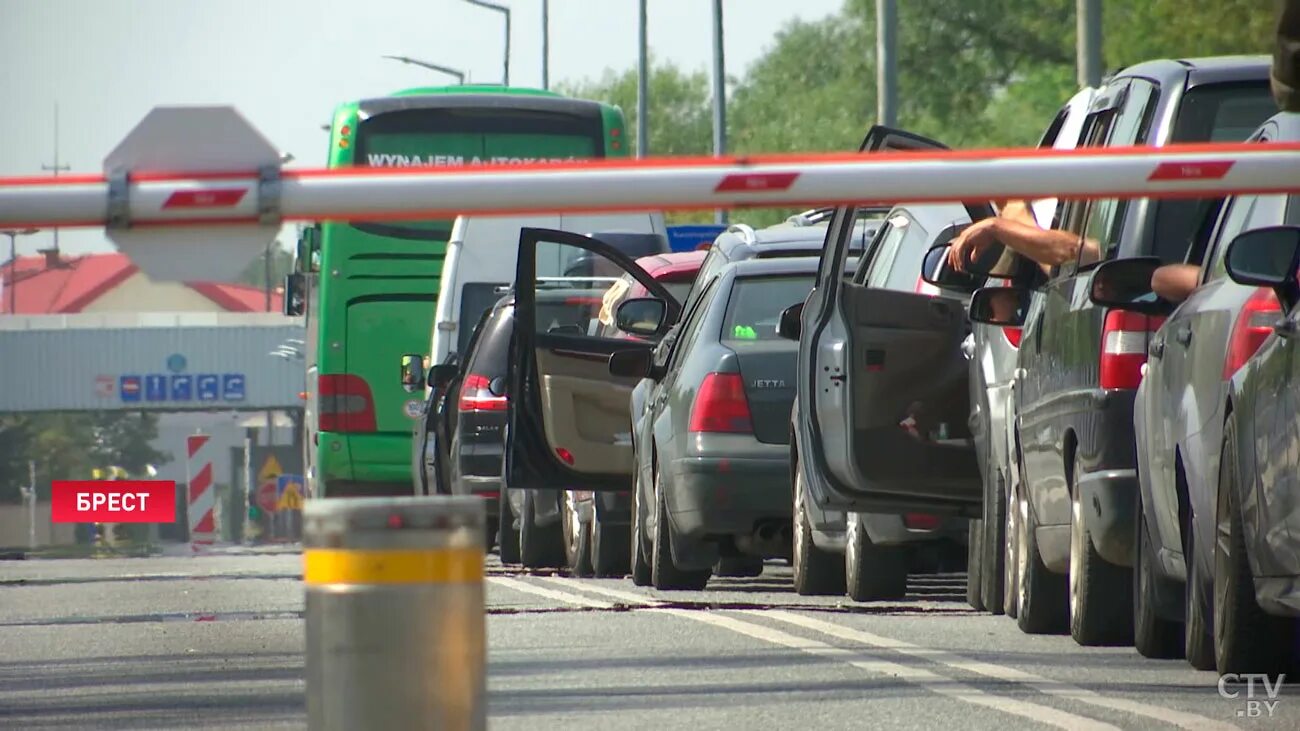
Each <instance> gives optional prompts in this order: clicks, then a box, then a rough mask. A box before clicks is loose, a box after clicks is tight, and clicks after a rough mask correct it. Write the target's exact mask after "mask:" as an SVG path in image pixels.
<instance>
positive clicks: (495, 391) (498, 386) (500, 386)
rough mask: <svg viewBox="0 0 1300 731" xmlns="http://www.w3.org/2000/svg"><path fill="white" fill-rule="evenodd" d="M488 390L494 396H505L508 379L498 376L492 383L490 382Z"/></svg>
mask: <svg viewBox="0 0 1300 731" xmlns="http://www.w3.org/2000/svg"><path fill="white" fill-rule="evenodd" d="M488 390H489V391H491V392H492V395H493V396H505V395H506V377H505V376H497V377H496V378H493V379H492V380H491V381H488Z"/></svg>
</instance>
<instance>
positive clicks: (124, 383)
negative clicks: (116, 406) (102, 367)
mask: <svg viewBox="0 0 1300 731" xmlns="http://www.w3.org/2000/svg"><path fill="white" fill-rule="evenodd" d="M117 392H118V393H119V394H121V395H122V400H123V401H127V402H130V403H135V402H137V401H139V400H140V377H139V376H122V377H121V379H119V381H118V386H117Z"/></svg>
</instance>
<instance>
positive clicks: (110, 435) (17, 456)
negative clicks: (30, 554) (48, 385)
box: [0, 411, 171, 502]
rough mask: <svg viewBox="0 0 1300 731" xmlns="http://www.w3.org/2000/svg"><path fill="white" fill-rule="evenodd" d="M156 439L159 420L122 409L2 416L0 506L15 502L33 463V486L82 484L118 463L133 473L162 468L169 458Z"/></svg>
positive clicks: (0, 424) (0, 436)
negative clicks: (67, 482)
mask: <svg viewBox="0 0 1300 731" xmlns="http://www.w3.org/2000/svg"><path fill="white" fill-rule="evenodd" d="M157 436H158V417H157V416H155V415H153V414H147V413H134V412H125V411H90V412H78V413H70V412H68V413H64V412H60V413H34V414H5V415H0V502H13V501H16V500H18V499H19V496H20V493H19V490H18V488H19V487H20V486H23V485H26V484H27V477H28V473H27V470H28V468H27V464H28V462H29V461H32V462H35V463H36V469H37V473H38V474H37V484H38V485H41V484H45V483H46V482H48V481H49V480H62V479H69V480H85V479H89V478H90V474H91V470H92V469H94V468H96V467H100V468H103V467H108V466H110V465H118V466H121V467H123V468H125V469H126V470H128V471H129V472H130V473H131V474H132V475H139V474H142V473H143V471H144V467H145V465H148V464H153V465H160V464H164V463H166V462H168V461H170V460H171V455H169V454H164V453H161V452H158V451H156V450H155V449H153V447H151V446H150V444H149V442H150V441H151V440H153V439H156V438H157Z"/></svg>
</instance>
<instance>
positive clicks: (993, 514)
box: [980, 469, 1007, 614]
mask: <svg viewBox="0 0 1300 731" xmlns="http://www.w3.org/2000/svg"><path fill="white" fill-rule="evenodd" d="M992 487H993V492H992V494H991V495H988V496H986V497H985V499H984V504H985V505H986V506H987V509H986V510H985V515H984V525H983V528H984V536H983V539H984V544H983V546H982V549H983V556H984V558H983V560H982V561H981V562H980V564H981V570H980V595H981V596H980V602H981V603H982V604H983V605H984V609H985V610H986V611H988V612H990V613H992V614H1002V611H1003V610H1002V593H1003V574H1004V573H1005V571H1004V569H1003V566H1002V557H1003V556H1004V555H1005V553H1006V550H1005V548H1004V544H1005V543H1006V540H1007V534H1006V527H1007V520H1006V515H1005V514H1004V512H1005V511H1006V509H1007V498H1006V492H1007V488H1006V481H1005V480H1004V479H1003V478H1002V472H1001V471H1000V470H997V469H994V470H993V476H992Z"/></svg>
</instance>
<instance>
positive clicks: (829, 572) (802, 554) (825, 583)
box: [791, 463, 846, 596]
mask: <svg viewBox="0 0 1300 731" xmlns="http://www.w3.org/2000/svg"><path fill="white" fill-rule="evenodd" d="M807 494H808V486H807V485H806V484H805V483H804V477H803V471H802V470H801V469H800V468H799V465H798V464H797V463H796V464H795V465H794V535H793V543H794V545H793V546H792V551H791V552H792V554H793V559H792V563H793V564H794V589H795V591H796V592H797V593H798V594H799V595H800V596H834V595H836V594H843V593H844V591H845V588H846V587H845V585H844V557H843V556H841V555H839V554H837V553H831V552H830V551H823V550H821V549H820V548H818V547H817V546H816V544H814V543H813V537H812V523H811V522H810V521H809V520H808V513H807V512H806V511H805V510H804V500H806V499H807V498H806V497H805V496H806V495H807Z"/></svg>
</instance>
